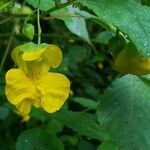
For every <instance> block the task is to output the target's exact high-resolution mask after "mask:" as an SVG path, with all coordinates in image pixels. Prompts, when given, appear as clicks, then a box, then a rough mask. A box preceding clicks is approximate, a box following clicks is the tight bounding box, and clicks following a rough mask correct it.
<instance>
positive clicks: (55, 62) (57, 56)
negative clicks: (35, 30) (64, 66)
mask: <svg viewBox="0 0 150 150" xmlns="http://www.w3.org/2000/svg"><path fill="white" fill-rule="evenodd" d="M44 59H45V60H46V61H47V62H48V63H49V65H50V66H52V67H53V68H57V67H58V66H59V65H60V63H61V61H62V52H61V49H60V48H59V47H58V46H56V45H53V44H50V45H48V47H47V48H46V50H45V52H44Z"/></svg>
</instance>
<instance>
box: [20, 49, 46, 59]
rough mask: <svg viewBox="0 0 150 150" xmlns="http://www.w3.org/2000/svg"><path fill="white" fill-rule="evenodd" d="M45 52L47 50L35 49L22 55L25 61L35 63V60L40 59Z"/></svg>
mask: <svg viewBox="0 0 150 150" xmlns="http://www.w3.org/2000/svg"><path fill="white" fill-rule="evenodd" d="M44 51H45V48H38V49H35V50H34V51H29V52H24V53H23V54H22V59H23V60H24V61H33V60H37V59H40V57H41V55H42V54H43V52H44Z"/></svg>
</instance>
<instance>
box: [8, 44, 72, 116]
mask: <svg viewBox="0 0 150 150" xmlns="http://www.w3.org/2000/svg"><path fill="white" fill-rule="evenodd" d="M12 59H13V60H14V62H15V63H16V64H17V66H18V67H19V68H17V69H10V70H9V71H8V72H7V73H6V87H5V93H6V96H7V98H8V101H9V102H10V103H12V104H14V105H15V106H16V108H17V109H18V111H19V112H20V113H21V114H22V116H24V115H28V114H29V112H30V110H31V106H32V105H34V106H35V107H37V108H38V107H41V108H43V109H44V110H45V111H47V112H49V113H53V112H55V111H57V110H59V109H60V108H61V107H62V105H63V104H64V102H65V101H66V99H67V98H68V96H69V91H70V82H69V80H68V79H67V77H66V76H64V75H63V74H60V73H53V72H49V69H50V68H51V67H53V68H56V67H58V66H59V65H60V63H61V60H62V52H61V50H60V48H59V47H57V46H56V45H52V44H50V45H49V44H40V46H38V45H36V44H34V43H31V42H30V43H27V44H23V45H21V46H18V47H16V48H15V49H14V50H13V51H12Z"/></svg>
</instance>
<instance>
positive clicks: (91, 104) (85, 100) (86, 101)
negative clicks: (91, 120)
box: [73, 97, 97, 110]
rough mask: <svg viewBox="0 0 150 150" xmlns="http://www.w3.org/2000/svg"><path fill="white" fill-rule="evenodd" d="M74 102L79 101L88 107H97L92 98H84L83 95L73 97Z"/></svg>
mask: <svg viewBox="0 0 150 150" xmlns="http://www.w3.org/2000/svg"><path fill="white" fill-rule="evenodd" d="M73 101H74V102H77V103H79V104H80V105H82V106H84V107H86V108H89V109H94V110H95V109H96V108H97V103H96V102H95V101H94V100H91V99H88V98H84V97H74V98H73Z"/></svg>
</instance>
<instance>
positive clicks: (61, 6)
mask: <svg viewBox="0 0 150 150" xmlns="http://www.w3.org/2000/svg"><path fill="white" fill-rule="evenodd" d="M75 1H76V0H70V1H68V2H66V3H63V4H60V5H59V6H56V7H53V8H51V9H49V10H48V11H47V12H46V13H48V14H49V13H51V12H53V11H56V10H59V9H61V8H64V7H67V6H69V5H71V4H72V3H74V2H75Z"/></svg>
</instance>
